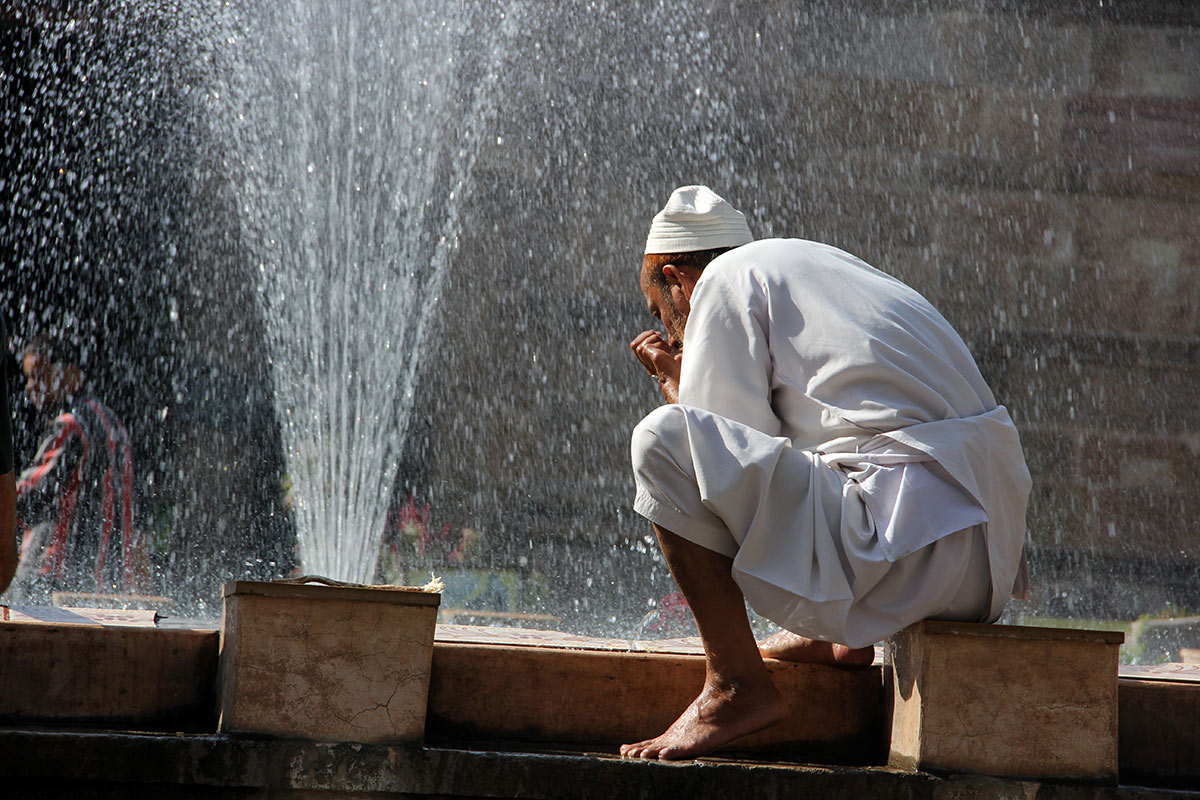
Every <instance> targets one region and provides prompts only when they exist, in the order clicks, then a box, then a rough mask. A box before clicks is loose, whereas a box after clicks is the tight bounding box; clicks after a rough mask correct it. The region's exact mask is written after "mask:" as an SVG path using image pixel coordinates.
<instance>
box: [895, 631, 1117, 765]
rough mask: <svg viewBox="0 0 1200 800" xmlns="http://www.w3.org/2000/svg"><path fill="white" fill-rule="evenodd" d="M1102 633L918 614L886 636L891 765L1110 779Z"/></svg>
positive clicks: (1110, 701) (1112, 664) (1112, 676)
mask: <svg viewBox="0 0 1200 800" xmlns="http://www.w3.org/2000/svg"><path fill="white" fill-rule="evenodd" d="M1124 639H1125V636H1124V634H1122V633H1116V632H1110V631H1084V630H1063V629H1053V628H1024V627H1016V626H1009V625H980V624H972V623H960V622H933V621H926V622H920V623H917V624H916V625H912V626H910V627H908V628H905V629H904V630H903V631H901V632H900V633H898V634H896V636H894V637H893V638H892V639H891V640H890V641H889V643H888V649H889V664H890V667H891V674H892V714H891V747H890V752H889V756H888V763H889V765H891V766H893V767H897V768H901V769H919V770H926V771H935V772H968V773H976V774H982V775H996V776H1003V777H1022V778H1055V779H1058V778H1064V779H1065V778H1072V779H1087V780H1096V781H1115V780H1116V778H1117V655H1118V650H1119V648H1120V645H1121V643H1122V642H1123V641H1124Z"/></svg>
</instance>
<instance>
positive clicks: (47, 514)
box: [16, 335, 144, 603]
mask: <svg viewBox="0 0 1200 800" xmlns="http://www.w3.org/2000/svg"><path fill="white" fill-rule="evenodd" d="M79 360H80V359H79V358H78V357H77V355H76V354H75V352H74V350H73V347H72V346H71V345H70V344H69V343H67V342H65V341H63V340H62V339H57V338H51V337H50V336H45V335H43V336H39V337H37V338H35V339H34V340H33V341H32V342H31V343H30V344H29V345H27V346H26V347H25V349H24V350H23V351H22V352H21V357H20V361H21V370H22V372H23V373H24V375H25V391H26V394H27V395H28V396H29V399H30V401H31V402H32V403H33V405H34V406H35V407H36V408H37V409H38V411H39V412H41V414H42V416H43V417H44V418H45V419H46V421H47V426H48V427H47V432H46V435H45V437H44V438H43V439H42V442H41V445H40V446H39V448H38V451H37V455H35V456H34V458H33V462H32V464H31V465H30V466H29V467H28V468H27V469H26V470H24V471H23V472H22V473H21V476H20V478H19V479H18V480H17V484H16V495H17V518H18V525H19V527H21V528H22V529H23V531H24V533H23V537H22V542H21V553H20V563H19V566H18V569H17V577H16V585H17V587H19V588H18V591H19V593H20V595H21V596H22V599H24V600H25V601H27V602H35V603H36V602H48V601H49V600H50V599H51V594H52V593H53V592H56V591H73V592H96V593H106V594H114V593H115V594H124V593H130V592H132V591H134V590H135V588H136V587H135V583H136V577H137V575H138V574H139V572H140V571H141V569H142V567H143V562H144V558H143V554H142V553H141V552H140V547H139V542H138V540H137V537H136V535H135V532H134V528H133V451H132V448H131V446H130V439H129V433H128V431H127V430H126V428H125V425H124V423H122V422H121V420H120V418H119V417H118V416H117V415H116V413H115V412H113V410H112V409H111V408H109V407H108V406H107V405H105V404H104V403H103V402H101V401H100V400H99V399H98V398H97V397H95V396H93V395H92V394H90V393H89V392H88V391H87V383H86V376H85V374H84V372H83V369H82V368H81V367H80V365H79Z"/></svg>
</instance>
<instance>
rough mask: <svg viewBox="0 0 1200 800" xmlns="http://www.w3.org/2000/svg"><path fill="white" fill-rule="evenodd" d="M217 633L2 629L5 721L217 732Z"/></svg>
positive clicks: (47, 626) (1, 711)
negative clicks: (214, 696) (214, 709)
mask: <svg viewBox="0 0 1200 800" xmlns="http://www.w3.org/2000/svg"><path fill="white" fill-rule="evenodd" d="M216 673H217V632H216V631H215V630H185V629H179V630H160V629H156V628H149V627H117V626H101V625H96V624H92V625H86V624H70V625H68V624H61V623H45V622H0V686H3V687H4V689H3V691H0V721H3V722H6V723H13V722H23V723H49V722H57V723H61V722H69V723H72V724H84V725H104V726H105V727H114V726H120V725H125V726H128V727H130V728H133V729H137V730H209V731H211V730H212V726H213V719H212V687H213V682H214V680H215V678H216Z"/></svg>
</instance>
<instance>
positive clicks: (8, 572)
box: [0, 319, 17, 594]
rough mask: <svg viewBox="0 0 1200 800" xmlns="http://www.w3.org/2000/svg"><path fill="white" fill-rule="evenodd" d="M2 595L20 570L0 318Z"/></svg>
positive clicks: (5, 358) (5, 334)
mask: <svg viewBox="0 0 1200 800" xmlns="http://www.w3.org/2000/svg"><path fill="white" fill-rule="evenodd" d="M0 342H3V344H4V353H3V358H2V359H0V594H3V593H4V592H5V590H7V589H8V586H9V584H10V583H12V579H13V575H15V574H16V572H17V536H16V527H17V481H16V477H15V476H14V474H13V452H12V416H11V415H10V413H9V410H8V332H7V331H6V330H5V329H4V320H3V319H0Z"/></svg>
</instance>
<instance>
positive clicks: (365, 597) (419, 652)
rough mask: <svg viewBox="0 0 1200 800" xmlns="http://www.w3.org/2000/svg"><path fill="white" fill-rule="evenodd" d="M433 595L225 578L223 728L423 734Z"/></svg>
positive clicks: (410, 737)
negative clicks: (226, 582) (227, 580)
mask: <svg viewBox="0 0 1200 800" xmlns="http://www.w3.org/2000/svg"><path fill="white" fill-rule="evenodd" d="M439 602H440V595H437V594H431V593H427V592H421V591H417V590H403V589H366V588H348V587H332V586H312V585H296V584H286V583H261V582H252V581H238V582H236V583H230V584H226V586H225V610H224V619H223V623H222V626H221V655H220V669H219V677H218V687H219V694H220V720H219V728H220V730H221V731H223V732H230V733H259V734H270V735H275V736H285V737H292V738H306V739H316V740H321V741H352V742H380V743H385V742H412V741H420V740H421V738H422V736H423V734H424V730H425V709H426V705H427V703H428V693H429V665H430V659H431V656H432V649H433V631H434V624H435V620H436V617H437V607H438V603H439Z"/></svg>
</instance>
